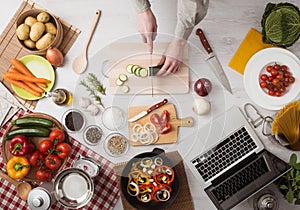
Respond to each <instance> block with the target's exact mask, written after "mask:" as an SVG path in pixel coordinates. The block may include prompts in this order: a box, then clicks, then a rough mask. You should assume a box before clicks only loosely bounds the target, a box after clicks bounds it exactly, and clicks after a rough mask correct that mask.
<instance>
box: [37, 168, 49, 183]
mask: <svg viewBox="0 0 300 210" xmlns="http://www.w3.org/2000/svg"><path fill="white" fill-rule="evenodd" d="M35 177H36V178H37V179H38V180H40V181H50V180H51V178H52V174H51V171H50V170H48V169H46V168H41V169H38V170H37V171H36V172H35Z"/></svg>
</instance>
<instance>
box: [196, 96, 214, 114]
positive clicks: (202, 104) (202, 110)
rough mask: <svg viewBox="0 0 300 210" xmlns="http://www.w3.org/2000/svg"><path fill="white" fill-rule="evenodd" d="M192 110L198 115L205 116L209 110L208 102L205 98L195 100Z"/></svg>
mask: <svg viewBox="0 0 300 210" xmlns="http://www.w3.org/2000/svg"><path fill="white" fill-rule="evenodd" d="M192 109H193V111H194V112H195V113H196V114H198V115H205V114H206V113H208V112H209V110H210V102H209V101H208V100H206V99H205V98H196V99H195V101H194V104H193V107H192Z"/></svg>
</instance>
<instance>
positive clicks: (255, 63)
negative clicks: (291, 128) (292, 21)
mask: <svg viewBox="0 0 300 210" xmlns="http://www.w3.org/2000/svg"><path fill="white" fill-rule="evenodd" d="M299 78H300V61H299V59H298V57H297V56H296V55H294V54H293V53H292V52H290V51H288V50H286V49H283V48H277V47H274V48H273V47H271V48H266V49H263V50H261V51H259V52H257V53H256V54H254V55H253V56H252V57H251V58H250V60H249V61H248V63H247V65H246V68H245V72H244V87H245V90H246V92H247V94H248V96H249V98H250V99H251V100H252V101H253V102H255V103H256V104H257V105H259V106H261V107H262V108H265V109H268V110H279V109H280V108H281V107H283V106H284V105H285V104H287V103H289V102H290V101H293V100H295V99H297V98H298V96H299V92H300V79H299Z"/></svg>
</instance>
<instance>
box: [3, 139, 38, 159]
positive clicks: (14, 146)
mask: <svg viewBox="0 0 300 210" xmlns="http://www.w3.org/2000/svg"><path fill="white" fill-rule="evenodd" d="M8 150H9V152H10V153H11V154H12V155H14V156H24V155H27V154H30V153H32V152H33V151H34V146H33V144H31V143H30V141H29V140H28V139H27V138H26V136H16V137H14V138H12V139H11V140H10V142H9V146H8Z"/></svg>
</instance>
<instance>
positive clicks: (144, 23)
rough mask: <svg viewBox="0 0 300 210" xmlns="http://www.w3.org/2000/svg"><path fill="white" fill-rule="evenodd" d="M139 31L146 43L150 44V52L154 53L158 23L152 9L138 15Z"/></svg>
mask: <svg viewBox="0 0 300 210" xmlns="http://www.w3.org/2000/svg"><path fill="white" fill-rule="evenodd" d="M137 24H138V31H139V32H140V33H141V36H142V39H143V42H144V43H148V48H149V52H150V53H151V54H152V52H153V41H154V40H155V37H156V33H157V23H156V18H155V16H154V14H153V13H152V10H151V9H147V10H146V11H145V12H141V13H139V14H137Z"/></svg>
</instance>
